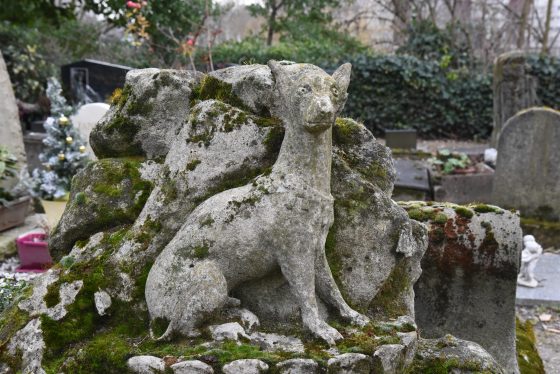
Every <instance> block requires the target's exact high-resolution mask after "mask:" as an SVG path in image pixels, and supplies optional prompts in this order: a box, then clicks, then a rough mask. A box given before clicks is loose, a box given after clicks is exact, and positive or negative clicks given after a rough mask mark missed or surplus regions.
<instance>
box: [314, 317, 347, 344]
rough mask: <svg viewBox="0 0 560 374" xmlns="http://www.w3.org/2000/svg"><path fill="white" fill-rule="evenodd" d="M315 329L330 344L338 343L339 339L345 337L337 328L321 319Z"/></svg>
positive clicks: (316, 333)
mask: <svg viewBox="0 0 560 374" xmlns="http://www.w3.org/2000/svg"><path fill="white" fill-rule="evenodd" d="M314 330H315V331H313V332H314V333H315V335H317V336H318V337H320V338H321V339H323V340H324V341H326V342H327V343H328V344H329V345H330V346H333V345H336V342H337V341H338V340H342V339H343V338H344V337H343V336H342V335H341V334H340V333H339V332H338V330H336V329H335V328H333V327H331V326H329V325H328V324H327V323H326V322H323V321H321V323H319V324H318V325H317V326H316V328H315V329H314Z"/></svg>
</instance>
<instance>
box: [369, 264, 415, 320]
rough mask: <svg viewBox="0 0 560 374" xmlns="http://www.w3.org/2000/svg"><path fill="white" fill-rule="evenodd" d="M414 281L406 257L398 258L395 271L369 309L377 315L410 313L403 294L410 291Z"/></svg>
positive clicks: (391, 316) (397, 315) (391, 315)
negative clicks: (409, 272) (410, 275)
mask: <svg viewBox="0 0 560 374" xmlns="http://www.w3.org/2000/svg"><path fill="white" fill-rule="evenodd" d="M411 284H412V282H411V281H410V277H409V275H408V272H407V266H406V259H403V258H401V259H399V260H397V264H396V265H395V267H394V268H393V271H392V272H391V274H390V275H389V277H388V278H387V280H385V282H384V283H383V286H382V287H381V289H380V290H379V292H378V293H377V295H376V296H375V298H374V299H373V300H372V302H371V303H370V305H369V309H370V310H372V311H373V312H374V314H376V315H382V316H385V317H389V318H397V317H399V316H402V315H405V314H407V313H408V308H407V306H406V304H405V302H404V298H403V294H405V293H407V292H409V291H410V287H411Z"/></svg>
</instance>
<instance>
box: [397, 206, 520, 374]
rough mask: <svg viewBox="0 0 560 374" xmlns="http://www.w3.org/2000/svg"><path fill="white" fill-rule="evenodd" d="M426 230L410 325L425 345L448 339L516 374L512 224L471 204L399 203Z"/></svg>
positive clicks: (515, 232) (515, 220)
mask: <svg viewBox="0 0 560 374" xmlns="http://www.w3.org/2000/svg"><path fill="white" fill-rule="evenodd" d="M402 204H403V206H404V207H405V208H406V209H407V210H408V213H409V215H410V216H411V217H412V218H416V219H418V220H420V221H425V222H428V224H429V237H430V242H429V245H428V250H427V251H426V254H425V255H424V257H423V258H422V275H421V276H420V279H419V280H418V282H417V283H416V285H415V286H414V292H415V296H416V297H415V307H416V323H417V324H418V328H419V329H420V331H421V332H422V336H423V337H425V338H440V337H442V336H444V335H445V334H452V335H454V336H456V337H458V338H460V339H466V340H471V341H474V342H476V343H478V344H480V345H481V346H482V347H484V348H485V349H486V350H487V351H488V352H490V353H491V354H492V355H493V356H494V357H495V358H496V361H497V362H498V363H500V364H501V365H502V366H503V367H504V368H506V371H507V373H518V372H519V369H518V367H517V359H516V357H517V356H516V350H515V292H516V283H517V273H518V270H519V261H520V254H521V249H522V247H523V246H522V232H521V227H520V225H519V216H518V215H517V214H515V213H512V212H509V211H506V210H502V209H500V208H497V207H494V206H490V205H485V204H478V205H472V206H458V205H452V204H440V203H433V204H432V205H427V204H426V203H422V202H408V203H402Z"/></svg>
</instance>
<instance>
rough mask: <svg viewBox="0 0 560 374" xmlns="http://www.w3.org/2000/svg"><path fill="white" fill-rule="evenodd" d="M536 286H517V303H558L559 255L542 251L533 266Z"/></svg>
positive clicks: (559, 291)
mask: <svg viewBox="0 0 560 374" xmlns="http://www.w3.org/2000/svg"><path fill="white" fill-rule="evenodd" d="M535 276H536V278H537V280H538V281H539V286H538V287H536V288H528V287H521V286H517V295H516V303H517V304H519V305H541V304H548V305H560V255H557V254H554V253H544V254H543V255H542V256H541V258H540V259H539V262H537V266H536V268H535Z"/></svg>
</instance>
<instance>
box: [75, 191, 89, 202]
mask: <svg viewBox="0 0 560 374" xmlns="http://www.w3.org/2000/svg"><path fill="white" fill-rule="evenodd" d="M86 201H87V199H86V194H85V193H83V192H78V193H77V194H76V196H75V197H74V203H75V204H76V205H84V204H85V203H86Z"/></svg>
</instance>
